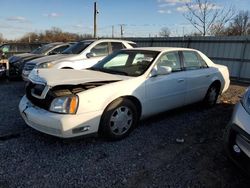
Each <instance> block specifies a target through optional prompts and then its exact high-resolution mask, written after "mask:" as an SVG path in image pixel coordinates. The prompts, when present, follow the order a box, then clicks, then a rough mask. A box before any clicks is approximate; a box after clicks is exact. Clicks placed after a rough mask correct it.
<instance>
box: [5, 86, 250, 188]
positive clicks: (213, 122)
mask: <svg viewBox="0 0 250 188" xmlns="http://www.w3.org/2000/svg"><path fill="white" fill-rule="evenodd" d="M245 88H246V86H244V85H239V84H232V85H231V86H230V89H229V90H228V92H226V93H225V94H224V95H223V96H222V97H221V98H220V100H219V103H218V104H217V105H216V106H215V107H214V108H210V109H204V108H203V107H202V106H201V105H199V104H195V105H191V106H187V107H184V108H181V109H177V110H173V111H170V112H166V113H163V114H160V115H158V116H154V117H152V118H150V119H147V120H144V121H142V122H141V123H140V126H139V127H138V128H137V129H136V130H134V131H133V132H132V134H131V135H130V136H129V137H127V138H126V139H124V140H121V141H117V142H108V141H105V140H103V139H100V138H81V139H77V140H71V141H64V140H61V139H57V138H54V137H51V136H47V135H44V134H41V133H38V132H37V131H35V130H32V129H31V128H28V127H27V126H26V125H25V123H24V122H23V120H22V119H21V117H20V115H19V112H18V108H17V106H18V103H19V100H20V98H21V96H22V95H23V94H24V84H23V83H22V82H9V83H8V82H6V81H0V97H1V100H0V113H1V115H0V161H1V164H0V187H4V188H5V187H53V188H54V187H88V188H89V187H249V185H250V180H249V178H248V177H246V176H245V175H244V174H242V173H241V172H240V171H239V169H238V168H237V167H235V166H234V164H232V163H231V161H230V160H229V159H228V158H227V157H226V155H225V152H224V150H223V142H222V135H223V130H224V128H225V126H226V125H227V123H228V121H229V119H230V116H231V114H232V110H233V105H234V104H235V103H236V102H237V101H238V100H239V98H238V96H239V95H241V94H242V93H243V92H244V90H245ZM176 139H179V141H180V142H181V143H178V142H176ZM182 141H184V142H182Z"/></svg>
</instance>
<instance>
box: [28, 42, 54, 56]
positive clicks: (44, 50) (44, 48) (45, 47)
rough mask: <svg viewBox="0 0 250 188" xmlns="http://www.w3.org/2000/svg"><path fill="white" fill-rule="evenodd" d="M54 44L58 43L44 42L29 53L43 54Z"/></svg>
mask: <svg viewBox="0 0 250 188" xmlns="http://www.w3.org/2000/svg"><path fill="white" fill-rule="evenodd" d="M56 45H58V44H46V45H43V46H41V47H38V48H37V49H35V50H33V51H32V52H31V53H32V54H45V53H46V52H47V51H48V50H50V49H51V48H53V47H54V46H56Z"/></svg>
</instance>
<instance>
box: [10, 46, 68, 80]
mask: <svg viewBox="0 0 250 188" xmlns="http://www.w3.org/2000/svg"><path fill="white" fill-rule="evenodd" d="M70 46H71V44H70V43H62V42H55V43H50V44H46V45H43V46H41V47H39V48H37V49H35V50H33V51H32V52H30V53H23V54H18V55H14V56H11V57H10V58H9V76H10V77H21V76H22V70H23V67H24V65H25V63H26V62H28V61H30V60H33V59H37V58H41V57H44V56H47V55H55V54H60V53H62V52H63V51H64V50H65V49H67V48H69V47H70Z"/></svg>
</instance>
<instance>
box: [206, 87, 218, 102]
mask: <svg viewBox="0 0 250 188" xmlns="http://www.w3.org/2000/svg"><path fill="white" fill-rule="evenodd" d="M218 96H219V87H218V86H217V85H216V84H212V85H211V86H210V87H209V88H208V91H207V94H206V96H205V99H204V104H205V106H207V107H211V106H214V105H215V104H216V102H217V99H218Z"/></svg>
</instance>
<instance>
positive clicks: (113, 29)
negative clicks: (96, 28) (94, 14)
mask: <svg viewBox="0 0 250 188" xmlns="http://www.w3.org/2000/svg"><path fill="white" fill-rule="evenodd" d="M114 31H115V28H114V26H113V25H112V38H114Z"/></svg>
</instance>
